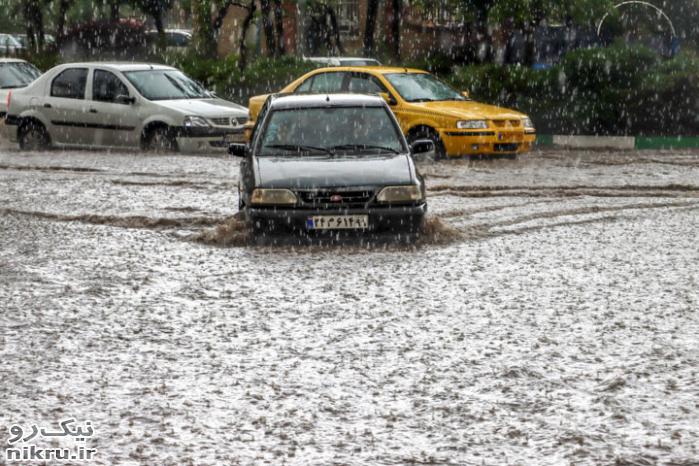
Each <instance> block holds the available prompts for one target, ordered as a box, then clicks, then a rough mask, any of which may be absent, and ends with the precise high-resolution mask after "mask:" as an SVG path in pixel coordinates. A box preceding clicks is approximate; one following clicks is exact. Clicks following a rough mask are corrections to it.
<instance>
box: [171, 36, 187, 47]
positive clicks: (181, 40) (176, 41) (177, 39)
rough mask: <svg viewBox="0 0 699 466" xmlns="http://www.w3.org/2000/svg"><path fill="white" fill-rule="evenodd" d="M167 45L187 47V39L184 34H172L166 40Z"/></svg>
mask: <svg viewBox="0 0 699 466" xmlns="http://www.w3.org/2000/svg"><path fill="white" fill-rule="evenodd" d="M168 45H171V46H173V47H187V46H188V45H189V37H188V36H187V35H185V34H180V33H177V32H173V33H171V34H170V37H169V38H168Z"/></svg>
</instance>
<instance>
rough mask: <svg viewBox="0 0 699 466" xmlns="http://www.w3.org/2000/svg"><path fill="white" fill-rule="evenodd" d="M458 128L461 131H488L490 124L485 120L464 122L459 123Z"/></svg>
mask: <svg viewBox="0 0 699 466" xmlns="http://www.w3.org/2000/svg"><path fill="white" fill-rule="evenodd" d="M456 127H457V128H459V129H487V128H488V122H487V121H485V120H463V121H457V122H456Z"/></svg>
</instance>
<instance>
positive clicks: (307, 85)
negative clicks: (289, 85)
mask: <svg viewBox="0 0 699 466" xmlns="http://www.w3.org/2000/svg"><path fill="white" fill-rule="evenodd" d="M314 78H315V76H311V77H310V78H308V79H307V80H305V81H304V82H302V83H301V85H300V86H299V87H297V88H296V91H295V92H300V93H304V92H310V91H311V86H313V79H314Z"/></svg>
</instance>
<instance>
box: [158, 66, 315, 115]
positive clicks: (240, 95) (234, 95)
mask: <svg viewBox="0 0 699 466" xmlns="http://www.w3.org/2000/svg"><path fill="white" fill-rule="evenodd" d="M165 61H166V62H168V63H169V64H171V65H172V66H176V67H178V68H180V69H182V70H183V71H184V72H185V73H187V74H188V75H190V76H192V77H193V78H194V79H196V80H198V81H200V82H202V83H204V84H205V85H206V86H207V87H208V88H209V89H212V90H214V91H215V92H216V93H217V94H219V95H220V96H222V97H224V98H228V99H231V100H233V101H235V102H238V103H240V104H242V105H247V101H248V99H249V98H250V97H252V96H254V95H257V94H267V93H270V92H277V91H279V90H281V89H282V88H283V87H284V86H286V85H287V84H288V83H290V82H291V81H293V80H295V79H296V78H298V77H300V76H301V75H303V74H305V73H307V72H309V71H311V70H313V69H314V68H315V67H316V66H315V65H313V64H312V63H309V62H305V61H303V60H301V59H299V58H296V57H290V56H286V57H281V58H277V59H274V58H269V57H261V58H259V59H258V60H256V61H253V62H251V63H249V64H248V66H247V67H246V68H245V70H244V71H242V72H241V71H240V69H239V67H238V57H237V56H235V55H229V56H228V57H226V58H225V59H208V58H201V57H199V56H196V55H193V54H187V55H176V56H171V57H169V58H168V59H166V60H165Z"/></svg>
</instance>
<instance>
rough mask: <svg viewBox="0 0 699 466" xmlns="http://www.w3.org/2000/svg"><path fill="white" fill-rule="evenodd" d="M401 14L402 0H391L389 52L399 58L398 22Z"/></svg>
mask: <svg viewBox="0 0 699 466" xmlns="http://www.w3.org/2000/svg"><path fill="white" fill-rule="evenodd" d="M402 14H403V1H402V0H391V18H390V24H391V44H390V45H391V52H392V53H393V56H394V57H395V58H396V59H397V60H400V23H401V18H402Z"/></svg>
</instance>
